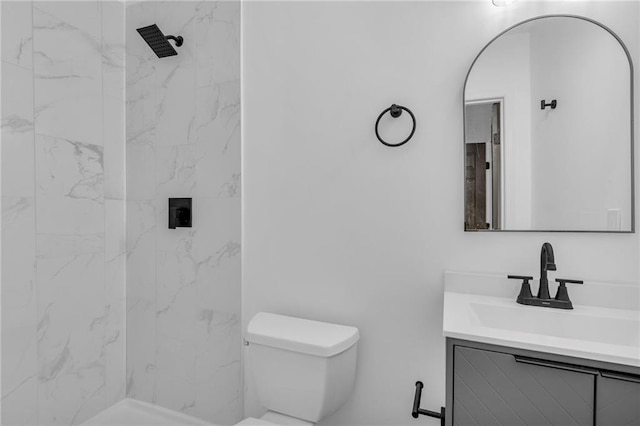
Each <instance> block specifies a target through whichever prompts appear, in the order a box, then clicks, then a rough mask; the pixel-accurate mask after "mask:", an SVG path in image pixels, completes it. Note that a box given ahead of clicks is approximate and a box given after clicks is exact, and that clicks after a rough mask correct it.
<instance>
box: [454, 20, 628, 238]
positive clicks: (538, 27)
mask: <svg viewBox="0 0 640 426" xmlns="http://www.w3.org/2000/svg"><path fill="white" fill-rule="evenodd" d="M631 78H632V75H631V62H630V59H629V56H628V54H627V51H626V48H625V47H624V46H623V45H622V43H621V42H620V41H619V40H618V38H617V37H616V36H615V35H614V34H613V33H611V32H610V31H609V30H607V29H605V28H604V27H602V26H600V25H599V24H596V23H594V22H592V21H589V20H585V19H582V18H577V17H568V16H553V17H542V18H537V19H534V20H531V21H527V22H525V23H522V24H520V25H517V26H515V27H513V28H512V29H510V30H508V31H506V32H504V33H503V34H501V35H500V36H499V37H497V38H496V39H494V40H493V41H492V42H491V43H489V45H487V47H486V48H485V49H484V50H483V51H482V52H481V53H480V55H479V56H478V57H477V58H476V60H475V62H474V64H473V65H472V67H471V69H470V71H469V74H468V76H467V81H466V84H465V91H464V104H465V111H464V113H465V114H464V115H465V128H464V130H465V140H464V142H465V144H464V148H465V149H464V154H465V230H467V231H479V230H512V231H515V230H520V231H594V232H633V194H632V192H633V185H632V179H633V160H632V151H633V150H632V143H633V142H632V128H631V126H632V120H631V116H632V106H631V105H632V95H631V91H632V84H631Z"/></svg>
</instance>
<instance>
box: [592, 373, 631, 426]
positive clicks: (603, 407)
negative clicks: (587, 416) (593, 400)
mask: <svg viewBox="0 0 640 426" xmlns="http://www.w3.org/2000/svg"><path fill="white" fill-rule="evenodd" d="M597 394H598V396H597V401H598V405H597V409H596V422H597V424H598V425H607V426H629V425H640V377H638V376H633V375H627V374H619V373H610V372H606V371H603V372H601V375H600V377H598V387H597Z"/></svg>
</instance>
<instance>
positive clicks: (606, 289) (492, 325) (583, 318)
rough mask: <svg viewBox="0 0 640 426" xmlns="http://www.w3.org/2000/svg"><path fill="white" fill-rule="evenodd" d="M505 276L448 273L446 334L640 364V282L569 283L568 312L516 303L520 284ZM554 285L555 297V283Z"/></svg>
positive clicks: (485, 341) (620, 362)
mask: <svg viewBox="0 0 640 426" xmlns="http://www.w3.org/2000/svg"><path fill="white" fill-rule="evenodd" d="M506 275H507V274H504V275H498V274H495V275H492V274H475V273H462V272H446V273H445V293H444V318H443V334H444V335H445V336H446V337H453V338H458V339H464V340H472V341H476V342H484V343H491V344H496V345H502V346H510V347H515V348H522V349H529V350H535V351H541V352H547V353H553V354H558V355H567V356H572V357H578V358H587V359H593V360H598V361H605V362H611V363H615V364H623V365H631V366H636V367H640V310H639V309H638V305H639V304H640V288H638V286H634V285H620V284H605V283H595V282H585V284H584V285H581V286H570V287H569V296H570V298H571V299H572V301H573V305H574V309H573V310H564V309H552V308H544V307H539V306H525V305H520V304H518V303H516V300H515V299H516V296H517V295H518V292H519V291H520V283H518V282H513V281H511V280H508V279H507V278H506ZM537 286H538V284H537V281H534V282H533V283H532V290H533V293H534V294H535V293H536V290H537ZM549 286H550V292H551V294H552V295H554V294H555V283H553V284H552V283H549ZM574 295H575V297H574Z"/></svg>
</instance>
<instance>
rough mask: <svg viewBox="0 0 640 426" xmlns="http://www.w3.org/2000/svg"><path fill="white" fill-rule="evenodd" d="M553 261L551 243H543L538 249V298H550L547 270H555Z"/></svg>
mask: <svg viewBox="0 0 640 426" xmlns="http://www.w3.org/2000/svg"><path fill="white" fill-rule="evenodd" d="M555 262H556V261H555V258H554V257H553V247H551V243H544V244H543V245H542V249H541V250H540V287H538V299H551V296H550V295H549V280H548V279H547V271H555V270H556V263H555Z"/></svg>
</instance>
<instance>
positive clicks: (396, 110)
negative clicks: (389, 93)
mask: <svg viewBox="0 0 640 426" xmlns="http://www.w3.org/2000/svg"><path fill="white" fill-rule="evenodd" d="M402 110H405V111H407V112H408V113H409V115H410V116H411V120H413V128H412V129H411V133H410V134H409V136H407V138H406V139H405V140H403V141H402V142H400V143H395V144H394V143H389V142H386V141H385V140H384V139H382V138H381V137H380V133H378V123H380V119H381V118H382V116H383V115H385V114H386V113H387V112H389V114H390V115H391V116H392V117H393V118H398V117H400V115H401V114H402ZM415 131H416V117H415V116H414V115H413V113H412V112H411V110H410V109H409V108H405V107H403V106H402V105H396V104H393V105H391V106H390V107H389V108H387V109H385V110H384V111H382V113H381V114H380V115H379V116H378V119H377V120H376V136H377V137H378V140H379V141H380V142H382V143H383V144H384V145H386V146H400V145H404V144H405V143H407V142H409V139H411V138H412V137H413V134H414V133H415Z"/></svg>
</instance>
